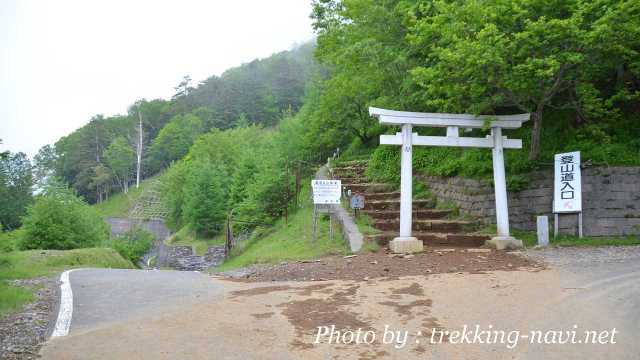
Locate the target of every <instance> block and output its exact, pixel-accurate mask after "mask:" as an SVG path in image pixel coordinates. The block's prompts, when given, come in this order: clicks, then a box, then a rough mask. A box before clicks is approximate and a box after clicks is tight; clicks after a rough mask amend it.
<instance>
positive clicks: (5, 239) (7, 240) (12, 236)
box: [0, 229, 23, 253]
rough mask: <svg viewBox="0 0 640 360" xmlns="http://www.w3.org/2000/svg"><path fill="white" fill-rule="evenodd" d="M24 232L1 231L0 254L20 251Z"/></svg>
mask: <svg viewBox="0 0 640 360" xmlns="http://www.w3.org/2000/svg"><path fill="white" fill-rule="evenodd" d="M22 236H23V230H22V229H18V230H13V231H9V232H2V231H0V253H6V252H11V251H14V250H16V249H18V244H19V243H20V238H21V237H22Z"/></svg>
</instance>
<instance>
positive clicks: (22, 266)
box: [0, 248, 134, 315]
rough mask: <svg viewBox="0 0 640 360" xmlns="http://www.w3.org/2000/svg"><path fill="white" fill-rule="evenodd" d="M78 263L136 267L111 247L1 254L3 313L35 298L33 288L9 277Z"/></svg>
mask: <svg viewBox="0 0 640 360" xmlns="http://www.w3.org/2000/svg"><path fill="white" fill-rule="evenodd" d="M78 267H98V268H122V269H132V268H134V266H133V264H132V263H131V262H130V261H127V260H125V259H124V258H122V256H120V255H119V254H118V253H117V252H116V251H115V250H113V249H107V248H92V249H77V250H67V251H61V250H29V251H13V252H9V253H3V254H0V315H4V314H7V313H9V312H12V311H15V310H17V309H19V308H21V307H22V305H24V304H25V303H27V302H29V301H32V300H33V289H31V288H24V287H16V286H11V285H9V284H8V283H7V280H14V279H29V278H34V277H39V276H51V275H54V274H56V273H58V272H60V271H62V270H66V269H71V268H78Z"/></svg>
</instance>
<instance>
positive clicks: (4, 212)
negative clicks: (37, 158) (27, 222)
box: [0, 152, 33, 230]
mask: <svg viewBox="0 0 640 360" xmlns="http://www.w3.org/2000/svg"><path fill="white" fill-rule="evenodd" d="M32 191H33V175H32V167H31V162H30V161H29V159H28V158H27V156H26V155H25V154H24V153H10V152H7V153H6V154H5V156H3V157H0V199H2V200H1V201H0V225H1V227H2V229H4V230H14V229H17V228H18V227H20V225H21V224H22V217H23V216H24V215H25V213H26V209H27V207H28V206H29V204H31V202H32V200H33V199H32Z"/></svg>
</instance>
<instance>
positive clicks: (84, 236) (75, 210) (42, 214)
mask: <svg viewBox="0 0 640 360" xmlns="http://www.w3.org/2000/svg"><path fill="white" fill-rule="evenodd" d="M22 229H23V231H24V232H23V235H22V236H21V239H20V244H19V246H20V248H21V249H23V250H28V249H57V250H68V249H77V248H85V247H93V246H98V245H100V244H102V243H104V242H105V241H107V239H108V238H109V228H108V226H107V224H106V223H105V222H104V221H103V220H102V218H101V217H100V216H99V215H98V214H97V213H96V211H95V210H94V209H93V208H92V207H90V206H89V205H87V203H85V202H84V201H83V200H82V199H81V198H79V197H78V196H76V194H75V193H74V192H73V191H72V190H70V189H69V188H67V187H66V186H63V185H60V184H57V183H55V182H53V184H52V185H50V186H48V187H47V188H46V189H45V190H44V192H43V194H41V195H39V196H38V197H37V198H36V202H35V204H33V205H32V206H30V207H29V209H28V210H27V216H26V217H25V218H24V225H23V228H22Z"/></svg>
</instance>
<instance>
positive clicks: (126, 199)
mask: <svg viewBox="0 0 640 360" xmlns="http://www.w3.org/2000/svg"><path fill="white" fill-rule="evenodd" d="M155 180H157V177H155V176H154V177H151V178H149V179H146V180H143V181H142V182H141V183H140V187H139V188H136V187H135V186H133V187H131V188H130V189H129V192H128V193H127V194H125V193H117V194H115V195H112V196H110V197H109V200H107V201H103V202H102V203H100V204H95V205H93V207H94V208H95V209H96V210H97V211H98V213H99V214H100V215H102V216H110V217H127V215H128V214H129V208H130V207H131V205H133V203H135V202H136V200H137V199H138V197H139V196H140V195H141V194H142V192H143V191H144V190H145V188H146V187H147V186H148V185H149V184H150V183H151V182H152V181H155Z"/></svg>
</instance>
